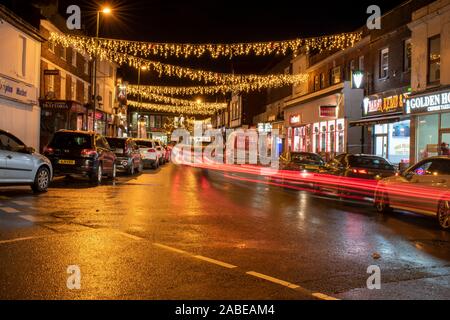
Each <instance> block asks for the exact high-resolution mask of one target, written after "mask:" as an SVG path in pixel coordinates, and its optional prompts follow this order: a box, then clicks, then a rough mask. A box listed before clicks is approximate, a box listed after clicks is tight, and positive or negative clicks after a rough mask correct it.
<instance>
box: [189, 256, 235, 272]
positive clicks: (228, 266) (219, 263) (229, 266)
mask: <svg viewBox="0 0 450 320" xmlns="http://www.w3.org/2000/svg"><path fill="white" fill-rule="evenodd" d="M193 257H194V258H196V259H200V260H203V261H207V262H210V263H214V264H217V265H219V266H221V267H225V268H228V269H234V268H237V266H235V265H232V264H229V263H226V262H222V261H219V260H215V259H211V258H207V257H204V256H193Z"/></svg>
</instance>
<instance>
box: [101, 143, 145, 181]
mask: <svg viewBox="0 0 450 320" xmlns="http://www.w3.org/2000/svg"><path fill="white" fill-rule="evenodd" d="M106 141H108V144H109V146H110V147H111V150H112V152H114V153H115V155H116V168H117V171H121V172H126V173H128V174H129V175H134V174H135V173H136V172H141V171H142V169H143V167H144V164H143V163H142V157H141V152H140V151H139V147H138V146H137V144H136V142H134V140H133V139H131V138H106Z"/></svg>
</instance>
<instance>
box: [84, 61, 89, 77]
mask: <svg viewBox="0 0 450 320" xmlns="http://www.w3.org/2000/svg"><path fill="white" fill-rule="evenodd" d="M84 74H89V62H88V61H87V60H84Z"/></svg>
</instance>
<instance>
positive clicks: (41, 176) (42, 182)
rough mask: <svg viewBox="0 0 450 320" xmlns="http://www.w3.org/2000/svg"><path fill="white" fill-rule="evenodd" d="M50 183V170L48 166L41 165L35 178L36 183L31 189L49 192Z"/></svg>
mask: <svg viewBox="0 0 450 320" xmlns="http://www.w3.org/2000/svg"><path fill="white" fill-rule="evenodd" d="M49 184H50V170H49V169H48V168H46V167H40V168H39V170H38V171H37V173H36V177H35V178H34V183H33V185H32V186H31V189H32V190H33V191H34V192H36V193H40V192H47V190H48V186H49Z"/></svg>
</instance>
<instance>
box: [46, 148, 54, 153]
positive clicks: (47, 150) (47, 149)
mask: <svg viewBox="0 0 450 320" xmlns="http://www.w3.org/2000/svg"><path fill="white" fill-rule="evenodd" d="M54 153H55V150H54V149H53V148H52V147H45V148H44V154H54Z"/></svg>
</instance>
